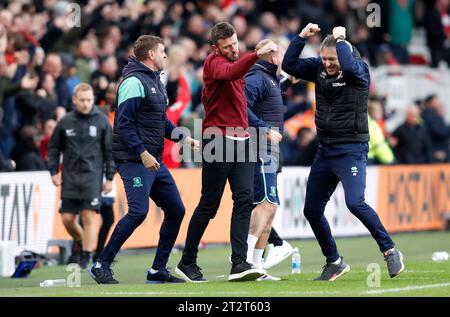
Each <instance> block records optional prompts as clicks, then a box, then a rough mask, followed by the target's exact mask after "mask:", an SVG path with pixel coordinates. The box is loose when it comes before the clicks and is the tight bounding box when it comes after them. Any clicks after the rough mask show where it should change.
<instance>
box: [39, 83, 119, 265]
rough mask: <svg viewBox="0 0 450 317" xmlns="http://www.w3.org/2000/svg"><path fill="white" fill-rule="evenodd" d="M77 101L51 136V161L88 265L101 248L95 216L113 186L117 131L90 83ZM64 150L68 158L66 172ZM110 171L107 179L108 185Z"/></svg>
mask: <svg viewBox="0 0 450 317" xmlns="http://www.w3.org/2000/svg"><path fill="white" fill-rule="evenodd" d="M72 101H73V103H74V105H75V110H74V111H72V112H70V113H68V114H67V115H66V116H65V117H64V118H62V119H61V121H60V122H59V123H58V125H57V126H56V128H55V131H54V133H53V135H52V137H51V139H50V142H49V146H48V162H49V170H50V174H51V176H52V182H53V184H55V186H60V185H61V186H62V190H61V207H60V213H61V215H62V220H63V224H64V226H65V227H66V230H67V232H68V233H69V234H70V235H71V236H72V238H73V240H74V245H73V250H72V251H73V253H74V254H73V255H74V257H73V258H72V260H73V261H74V262H78V260H79V259H78V258H77V257H78V255H79V253H80V252H81V250H82V255H81V262H80V264H81V267H82V268H83V269H86V268H87V266H88V265H89V262H90V260H91V257H92V251H93V250H94V247H95V238H96V233H97V232H96V230H97V228H96V226H95V214H96V213H98V212H99V210H100V195H101V191H102V190H103V191H104V192H110V191H111V189H112V179H113V177H114V163H113V161H112V130H111V126H110V124H109V122H108V119H107V118H106V116H105V115H103V114H102V113H101V112H100V110H98V109H97V108H96V107H94V92H93V90H92V87H91V86H90V85H88V84H79V85H78V86H76V87H75V91H74V96H73V98H72ZM61 153H62V154H63V156H64V158H63V163H62V173H61V175H60V174H58V170H59V163H60V154H61ZM104 171H105V173H106V175H105V177H106V181H105V183H104V184H103V186H102V182H103V173H104ZM61 176H62V179H61ZM80 213H81V218H82V221H83V228H82V227H81V226H80V224H79V218H78V215H79V214H80ZM81 241H83V243H81Z"/></svg>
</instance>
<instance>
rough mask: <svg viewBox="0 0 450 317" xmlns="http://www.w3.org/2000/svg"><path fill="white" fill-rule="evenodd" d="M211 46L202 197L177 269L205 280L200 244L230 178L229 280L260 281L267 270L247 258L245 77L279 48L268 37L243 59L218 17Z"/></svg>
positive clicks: (249, 194)
mask: <svg viewBox="0 0 450 317" xmlns="http://www.w3.org/2000/svg"><path fill="white" fill-rule="evenodd" d="M211 42H212V44H213V45H212V47H213V49H214V50H213V51H212V52H211V53H210V54H209V55H208V57H207V58H206V60H205V64H204V67H203V79H204V81H205V88H204V90H203V92H202V103H203V105H204V107H205V112H206V115H205V119H204V121H203V143H202V145H203V158H202V160H203V162H202V163H203V169H202V196H201V198H200V202H199V204H198V206H197V208H196V209H195V211H194V214H193V215H192V218H191V221H190V223H189V228H188V233H187V238H186V245H185V248H184V251H183V257H182V258H181V261H180V263H179V264H178V266H177V268H176V272H177V273H178V274H179V275H180V276H181V277H182V278H183V279H185V280H186V281H188V282H204V281H206V280H205V279H204V278H203V274H202V273H201V271H200V268H199V267H198V266H197V253H198V245H199V243H200V239H201V238H202V236H203V233H204V232H205V230H206V227H207V226H208V223H209V221H210V220H211V219H212V218H214V216H215V215H216V213H217V209H218V208H219V204H220V200H221V198H222V194H223V191H224V188H225V184H226V182H227V180H228V181H229V183H230V188H231V191H232V194H233V195H232V196H233V213H232V217H231V232H230V240H231V249H232V254H231V261H232V268H231V273H230V275H229V278H228V280H229V281H247V280H256V279H257V278H259V277H260V276H262V275H263V274H264V270H262V269H257V268H254V267H252V266H251V265H250V264H249V263H247V261H246V260H247V253H246V252H247V235H248V229H249V223H250V215H251V210H252V208H253V175H254V162H255V158H253V159H251V153H250V140H249V133H248V131H247V129H248V117H247V100H246V96H245V81H244V79H243V76H244V75H245V74H246V73H247V71H248V70H249V69H250V67H251V66H252V65H253V64H254V63H255V62H256V60H257V59H258V58H259V56H261V55H264V54H266V53H269V52H271V51H276V50H277V46H276V44H275V43H273V42H272V41H270V42H269V43H267V44H266V45H265V46H263V47H261V48H260V49H259V50H258V51H256V52H253V53H249V54H246V55H244V56H242V57H241V58H239V49H238V39H237V35H236V31H235V29H234V28H233V26H232V25H231V24H229V23H227V22H220V23H218V24H216V25H215V26H214V27H213V28H212V29H211Z"/></svg>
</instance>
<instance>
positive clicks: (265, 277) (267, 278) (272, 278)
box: [256, 273, 281, 282]
mask: <svg viewBox="0 0 450 317" xmlns="http://www.w3.org/2000/svg"><path fill="white" fill-rule="evenodd" d="M256 281H257V282H263V281H281V278H279V277H276V276H272V275H269V274H267V273H266V274H264V275H263V276H261V277H260V278H258V279H257V280H256Z"/></svg>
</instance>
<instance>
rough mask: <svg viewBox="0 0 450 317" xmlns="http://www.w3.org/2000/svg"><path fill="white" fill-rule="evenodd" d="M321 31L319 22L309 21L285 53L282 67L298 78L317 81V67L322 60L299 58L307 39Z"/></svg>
mask: <svg viewBox="0 0 450 317" xmlns="http://www.w3.org/2000/svg"><path fill="white" fill-rule="evenodd" d="M319 31H320V28H319V27H318V25H317V24H313V23H309V24H308V25H307V26H306V27H305V28H304V29H303V30H302V31H301V32H300V34H299V36H297V37H296V38H295V39H293V40H292V42H291V43H290V44H289V47H288V49H287V50H286V53H285V54H284V58H283V63H282V69H283V70H284V71H285V72H286V73H288V74H289V75H292V76H294V77H296V78H300V79H304V80H308V81H312V82H314V81H315V76H316V71H317V68H318V67H319V66H320V64H321V61H320V58H318V57H311V58H299V56H300V54H301V52H302V51H303V48H304V47H305V44H306V39H307V38H308V37H310V36H312V35H314V34H316V33H318V32H319Z"/></svg>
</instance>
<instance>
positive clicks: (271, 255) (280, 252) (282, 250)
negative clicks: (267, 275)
mask: <svg viewBox="0 0 450 317" xmlns="http://www.w3.org/2000/svg"><path fill="white" fill-rule="evenodd" d="M293 252H294V249H293V248H292V246H291V245H290V244H289V243H288V242H287V241H286V240H283V244H282V245H280V246H276V247H275V246H273V244H269V252H268V255H267V257H266V259H265V260H264V264H263V269H265V270H267V269H270V268H271V267H274V266H275V265H277V264H278V263H281V262H282V261H284V260H285V259H286V258H288V257H289V256H290V255H291V254H292V253H293Z"/></svg>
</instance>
